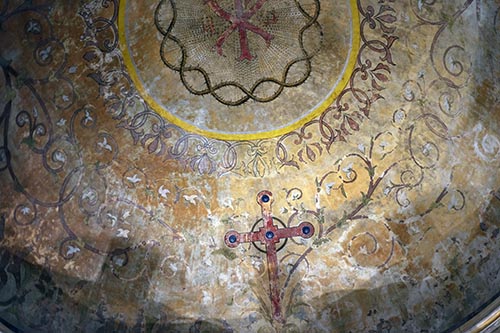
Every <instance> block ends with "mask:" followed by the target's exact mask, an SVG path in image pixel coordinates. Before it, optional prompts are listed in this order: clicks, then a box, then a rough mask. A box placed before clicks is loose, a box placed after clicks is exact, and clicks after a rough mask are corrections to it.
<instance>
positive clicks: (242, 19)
mask: <svg viewBox="0 0 500 333" xmlns="http://www.w3.org/2000/svg"><path fill="white" fill-rule="evenodd" d="M242 1H243V0H234V8H235V10H234V14H230V13H228V12H227V11H225V10H224V9H222V8H221V7H220V6H219V4H218V3H217V2H216V1H215V0H205V3H206V4H207V5H208V6H209V7H210V8H211V9H212V10H213V11H214V13H215V14H216V15H217V16H219V17H220V18H222V19H224V20H225V21H228V22H229V23H231V25H230V26H229V27H228V28H227V29H226V30H225V31H224V32H223V33H222V34H221V35H220V36H219V38H217V42H216V43H215V47H216V49H217V53H218V54H219V55H222V45H223V44H224V43H225V42H226V39H227V38H228V37H229V35H231V34H232V33H233V32H234V31H235V30H236V29H238V33H239V37H240V49H241V53H240V58H239V60H243V59H246V60H252V59H253V58H254V57H253V56H252V54H251V53H250V47H249V45H248V35H247V31H251V32H253V33H255V34H257V35H259V36H261V37H262V38H264V40H265V41H266V44H267V45H268V46H269V45H270V43H271V39H273V36H272V35H271V34H270V33H268V32H267V31H265V30H263V29H261V28H259V27H257V26H256V25H254V24H252V23H250V19H251V18H252V17H253V16H254V15H255V14H256V13H257V12H258V11H259V10H260V9H261V8H262V6H263V5H264V3H266V1H267V0H258V1H257V2H256V3H255V4H254V5H253V6H251V7H250V9H247V10H245V9H244V8H243V3H242ZM248 2H249V1H248V0H245V7H246V6H247V5H248Z"/></svg>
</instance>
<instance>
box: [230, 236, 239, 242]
mask: <svg viewBox="0 0 500 333" xmlns="http://www.w3.org/2000/svg"><path fill="white" fill-rule="evenodd" d="M237 240H238V238H237V237H236V236H235V235H231V236H229V243H236V241H237Z"/></svg>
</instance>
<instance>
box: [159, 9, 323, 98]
mask: <svg viewBox="0 0 500 333" xmlns="http://www.w3.org/2000/svg"><path fill="white" fill-rule="evenodd" d="M319 12H320V3H319V0H314V1H310V2H309V3H301V2H300V1H295V0H285V1H275V0H274V1H269V0H257V1H255V0H254V1H251V0H219V1H216V0H205V1H185V0H184V1H174V0H163V1H162V2H161V3H160V4H159V5H158V7H157V9H156V12H155V24H156V27H157V29H158V31H159V32H160V33H161V34H162V35H163V41H162V44H161V49H160V54H161V58H162V60H163V62H164V63H165V65H166V66H168V67H169V68H170V69H172V70H175V71H177V72H179V76H180V80H181V82H182V83H183V84H184V86H185V87H186V88H187V89H188V90H189V92H191V93H192V94H195V95H206V94H211V95H212V96H213V97H215V98H216V99H217V100H218V101H219V102H220V103H222V104H225V105H230V106H238V105H241V104H242V103H245V102H246V101H248V100H249V99H252V100H254V101H257V102H269V101H272V100H274V99H275V98H277V97H278V96H279V95H280V94H281V92H282V91H283V89H284V88H290V87H296V86H298V85H300V84H302V83H304V81H306V79H307V78H308V77H309V75H310V74H311V58H312V57H313V56H314V55H315V54H316V53H318V51H319V50H320V49H321V43H322V28H321V25H320V24H319V23H318V21H317V20H318V17H319Z"/></svg>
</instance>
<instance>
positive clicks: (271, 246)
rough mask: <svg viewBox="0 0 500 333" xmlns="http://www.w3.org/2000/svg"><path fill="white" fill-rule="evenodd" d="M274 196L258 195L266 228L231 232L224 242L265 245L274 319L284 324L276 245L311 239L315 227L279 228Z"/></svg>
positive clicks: (234, 245)
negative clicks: (273, 211)
mask: <svg viewBox="0 0 500 333" xmlns="http://www.w3.org/2000/svg"><path fill="white" fill-rule="evenodd" d="M273 201H274V200H273V194H272V193H271V192H270V191H267V190H265V191H261V192H259V194H257V203H258V204H259V205H260V207H261V210H262V218H263V221H264V226H263V227H261V228H259V230H257V231H252V232H247V233H239V232H237V231H234V230H231V231H228V232H227V233H226V235H225V236H224V242H225V243H226V245H227V246H228V247H230V248H235V247H236V246H238V245H239V244H240V243H254V245H255V242H260V243H262V244H263V245H265V247H266V250H265V251H264V252H266V255H267V272H268V276H269V290H270V296H271V305H272V311H273V319H274V320H276V321H278V322H283V321H284V318H283V313H282V311H281V299H280V294H279V279H278V275H279V267H278V256H277V252H278V250H279V249H278V250H277V249H276V244H277V243H278V242H279V241H280V240H281V239H285V240H286V239H287V238H291V237H297V236H300V237H302V238H310V237H312V235H314V226H313V225H312V224H311V223H309V222H302V223H300V224H299V225H298V226H296V227H289V228H278V227H277V226H276V225H275V224H274V222H273V216H272V212H271V206H272V204H273ZM256 247H257V246H256Z"/></svg>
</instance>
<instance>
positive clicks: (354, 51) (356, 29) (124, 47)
mask: <svg viewBox="0 0 500 333" xmlns="http://www.w3.org/2000/svg"><path fill="white" fill-rule="evenodd" d="M126 5H127V1H126V0H122V1H120V3H119V8H118V39H119V45H120V49H121V52H122V54H123V61H124V64H125V67H126V69H127V71H128V73H129V75H130V78H131V80H132V82H133V83H134V85H135V87H136V89H137V91H138V92H139V94H140V95H141V97H142V98H143V99H144V100H145V101H146V103H147V104H148V105H149V106H150V107H151V108H152V109H153V110H154V111H156V112H157V113H158V114H159V115H161V116H162V117H163V118H164V119H166V120H167V121H169V122H170V123H172V124H174V125H176V126H178V127H180V128H182V129H184V130H186V131H188V132H192V133H196V134H200V135H203V136H205V137H207V138H213V139H219V140H229V141H243V140H260V139H269V138H274V137H278V136H281V135H284V134H287V133H290V132H292V131H294V130H296V129H298V128H300V127H302V126H304V125H306V124H307V123H309V122H310V121H311V120H313V119H315V118H317V117H318V116H320V115H321V114H322V113H323V112H324V111H325V110H327V109H328V107H330V106H331V104H332V103H333V102H334V101H335V99H336V98H337V97H338V96H339V95H340V94H341V93H342V91H343V90H344V89H345V87H346V86H347V85H348V83H349V81H350V79H351V76H352V74H353V72H354V70H355V67H356V62H357V56H358V53H359V50H360V45H361V33H360V17H359V9H358V4H357V1H356V0H349V5H350V9H351V15H352V21H351V36H350V37H351V38H350V39H351V47H350V49H349V51H348V55H347V57H346V61H345V64H344V68H343V71H342V74H341V75H339V79H338V80H337V83H336V85H334V87H333V89H332V91H331V92H330V93H329V94H328V96H327V97H326V98H325V99H324V100H323V101H322V102H320V103H319V104H318V105H316V106H315V107H314V108H313V110H312V111H311V112H309V113H308V114H307V115H306V116H304V117H302V118H300V119H299V120H297V121H295V122H294V123H292V124H289V125H286V126H284V127H281V128H277V129H272V130H268V131H263V132H257V133H221V132H218V131H212V130H207V129H202V128H199V127H197V126H195V125H193V124H191V123H188V122H186V121H184V120H183V119H180V118H179V117H177V116H175V115H174V114H172V113H170V112H169V111H167V110H166V109H165V108H164V107H163V106H162V105H161V104H160V103H158V102H157V101H156V100H155V99H154V98H153V97H152V96H150V95H149V94H148V92H147V89H146V88H145V87H144V84H143V82H142V80H141V79H140V78H139V76H138V74H137V72H136V68H135V65H134V62H133V60H132V57H131V54H130V50H129V47H128V44H127V36H126Z"/></svg>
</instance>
